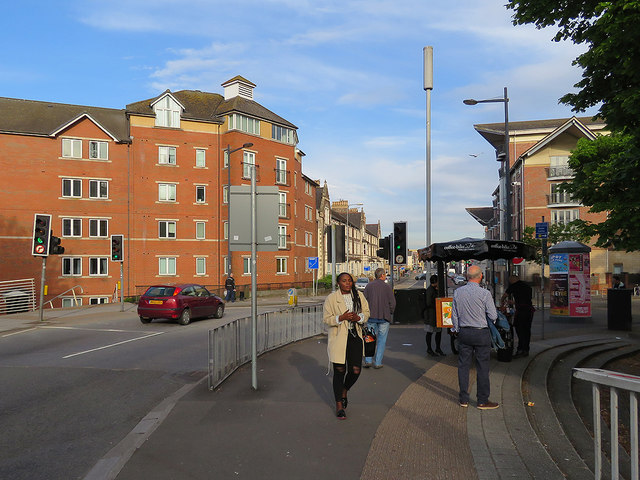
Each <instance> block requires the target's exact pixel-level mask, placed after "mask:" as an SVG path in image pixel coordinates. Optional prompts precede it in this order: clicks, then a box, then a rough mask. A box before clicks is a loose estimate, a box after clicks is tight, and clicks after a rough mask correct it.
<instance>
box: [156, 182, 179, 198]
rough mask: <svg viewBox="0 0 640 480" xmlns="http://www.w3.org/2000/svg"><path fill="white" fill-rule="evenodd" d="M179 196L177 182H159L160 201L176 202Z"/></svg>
mask: <svg viewBox="0 0 640 480" xmlns="http://www.w3.org/2000/svg"><path fill="white" fill-rule="evenodd" d="M176 198H177V185H176V184H175V183H159V184H158V201H159V202H175V201H176Z"/></svg>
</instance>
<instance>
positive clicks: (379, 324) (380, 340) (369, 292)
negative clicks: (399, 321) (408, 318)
mask: <svg viewBox="0 0 640 480" xmlns="http://www.w3.org/2000/svg"><path fill="white" fill-rule="evenodd" d="M374 275H375V277H376V278H375V280H374V281H373V282H369V283H368V284H367V286H366V287H365V289H364V297H365V298H366V299H367V302H369V309H370V310H371V315H370V316H369V320H368V322H367V323H368V325H369V326H370V327H371V328H372V329H373V331H374V332H375V334H376V337H377V340H376V354H375V356H374V357H365V359H364V368H369V367H370V366H371V365H372V361H373V368H382V357H383V356H384V349H385V346H386V345H387V335H388V334H389V325H390V324H391V322H392V321H393V311H394V310H395V308H396V297H395V296H394V295H393V289H392V288H391V286H390V285H389V284H387V283H386V282H385V280H386V278H387V274H386V272H385V271H384V268H376V271H375V273H374Z"/></svg>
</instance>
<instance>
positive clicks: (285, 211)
mask: <svg viewBox="0 0 640 480" xmlns="http://www.w3.org/2000/svg"><path fill="white" fill-rule="evenodd" d="M290 211H291V206H290V204H288V203H279V204H278V217H279V218H290V216H289V212H290Z"/></svg>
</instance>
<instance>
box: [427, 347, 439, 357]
mask: <svg viewBox="0 0 640 480" xmlns="http://www.w3.org/2000/svg"><path fill="white" fill-rule="evenodd" d="M427 355H429V356H430V357H437V355H436V352H434V351H433V350H431V349H430V348H428V349H427Z"/></svg>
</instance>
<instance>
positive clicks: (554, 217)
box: [551, 208, 580, 225]
mask: <svg viewBox="0 0 640 480" xmlns="http://www.w3.org/2000/svg"><path fill="white" fill-rule="evenodd" d="M579 218H580V210H579V209H577V208H573V209H571V210H551V223H552V224H555V223H562V224H565V225H566V224H567V223H569V222H572V221H574V220H578V219H579Z"/></svg>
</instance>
